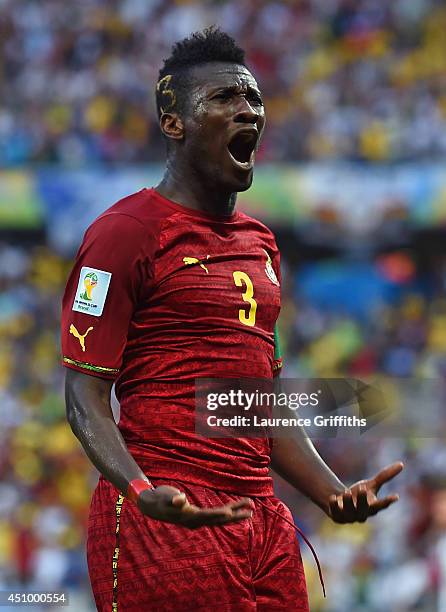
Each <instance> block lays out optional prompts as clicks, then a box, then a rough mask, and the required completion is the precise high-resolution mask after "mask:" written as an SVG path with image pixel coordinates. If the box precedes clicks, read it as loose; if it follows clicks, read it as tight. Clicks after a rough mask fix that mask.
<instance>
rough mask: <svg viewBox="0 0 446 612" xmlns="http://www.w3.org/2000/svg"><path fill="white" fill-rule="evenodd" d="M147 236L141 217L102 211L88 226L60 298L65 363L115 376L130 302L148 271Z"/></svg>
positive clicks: (136, 296)
mask: <svg viewBox="0 0 446 612" xmlns="http://www.w3.org/2000/svg"><path fill="white" fill-rule="evenodd" d="M146 234H147V232H146V230H145V227H144V225H143V223H141V221H139V220H138V219H137V218H135V217H132V216H130V215H125V214H122V213H109V214H105V215H103V216H101V217H99V218H98V219H97V220H96V221H95V222H94V223H93V224H92V225H91V226H90V227H89V229H88V230H87V232H86V234H85V236H84V240H83V242H82V245H81V247H80V249H79V251H78V254H77V256H76V260H75V264H74V267H73V270H72V272H71V274H70V276H69V278H68V282H67V286H66V289H65V294H64V297H63V301H62V324H61V344H62V359H63V364H64V365H65V366H66V367H68V368H72V369H75V370H78V371H81V372H84V373H86V374H92V375H93V376H99V377H101V378H109V379H114V378H116V376H117V375H118V373H119V370H120V368H121V365H122V357H123V353H124V349H125V346H126V343H127V334H128V329H129V324H130V321H131V319H132V316H133V312H134V310H135V306H136V305H137V303H138V300H139V299H140V295H141V291H142V288H143V286H144V285H147V283H150V277H151V275H152V273H151V263H152V262H151V256H150V249H148V248H147V235H146ZM145 247H146V248H145Z"/></svg>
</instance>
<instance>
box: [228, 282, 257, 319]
mask: <svg viewBox="0 0 446 612" xmlns="http://www.w3.org/2000/svg"><path fill="white" fill-rule="evenodd" d="M232 276H233V277H234V283H235V284H236V286H237V287H243V283H244V284H245V285H246V290H245V291H244V292H243V293H242V298H243V301H244V302H247V303H248V304H249V310H248V313H246V310H244V309H243V308H240V310H239V311H238V318H239V319H240V323H243V325H248V326H249V327H254V325H255V324H256V311H257V302H256V301H255V299H254V297H253V296H254V287H253V285H252V280H251V279H250V278H249V276H248V275H247V274H246V273H245V272H240V270H236V271H235V272H233V273H232Z"/></svg>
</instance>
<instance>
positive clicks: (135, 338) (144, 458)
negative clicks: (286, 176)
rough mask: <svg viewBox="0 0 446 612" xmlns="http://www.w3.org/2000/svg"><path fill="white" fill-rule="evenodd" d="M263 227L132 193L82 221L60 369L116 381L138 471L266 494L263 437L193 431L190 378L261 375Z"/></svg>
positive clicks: (269, 367)
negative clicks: (214, 435) (216, 435)
mask: <svg viewBox="0 0 446 612" xmlns="http://www.w3.org/2000/svg"><path fill="white" fill-rule="evenodd" d="M279 281H280V269H279V252H278V249H277V246H276V242H275V239H274V236H273V234H272V233H271V231H270V230H269V229H268V228H266V227H265V226H264V225H263V224H262V223H260V222H259V221H256V220H254V219H252V218H250V217H248V216H247V215H245V214H243V213H241V212H234V214H233V215H231V216H230V217H218V216H215V215H211V214H207V213H204V212H199V211H196V210H192V209H190V208H186V207H184V206H181V205H179V204H176V203H174V202H172V201H170V200H167V199H166V198H164V197H162V196H161V195H159V194H158V193H157V192H156V191H155V190H154V189H143V190H142V191H140V192H138V193H136V194H134V195H131V196H129V197H127V198H124V199H123V200H121V201H119V202H117V203H116V204H115V205H114V206H112V207H111V208H109V209H108V210H107V211H106V212H104V213H103V214H102V215H101V216H100V217H98V218H97V219H96V221H94V223H93V224H92V225H91V226H90V227H89V228H88V230H87V232H86V234H85V236H84V240H83V243H82V245H81V247H80V249H79V252H78V254H77V257H76V262H75V265H74V268H73V270H72V272H71V275H70V277H69V279H68V284H67V288H66V291H65V295H64V298H63V314H62V351H63V362H64V365H65V366H67V367H69V368H73V369H75V370H78V371H81V372H85V373H87V374H91V375H93V376H100V377H103V378H110V379H113V380H115V383H116V387H115V389H116V395H117V397H118V399H119V402H120V405H121V417H120V421H119V425H118V426H119V429H120V430H121V432H122V435H123V437H124V439H125V441H126V443H127V446H128V449H129V451H130V452H131V454H132V455H133V456H134V457H135V459H136V461H137V462H138V463H139V465H140V466H141V468H142V469H143V470H144V471H145V472H146V473H147V475H148V476H149V477H150V476H151V477H153V478H171V479H176V480H180V481H184V482H191V483H195V484H200V485H204V486H208V487H212V488H216V489H221V490H226V491H228V492H234V493H240V494H244V495H271V494H272V481H271V478H270V475H269V463H270V453H271V443H270V441H269V440H268V439H267V438H264V439H259V438H253V439H240V438H232V439H209V438H205V437H202V436H200V435H198V434H196V433H195V431H194V404H195V395H194V381H195V379H197V378H243V377H245V378H272V376H273V372H274V370H275V369H277V368H278V367H279V366H280V363H279V362H277V361H275V359H274V326H275V323H276V320H277V317H278V314H279V310H280V285H279Z"/></svg>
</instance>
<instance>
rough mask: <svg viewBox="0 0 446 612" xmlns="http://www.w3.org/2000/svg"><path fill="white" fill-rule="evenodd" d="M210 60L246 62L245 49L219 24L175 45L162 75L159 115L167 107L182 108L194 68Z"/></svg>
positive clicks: (182, 109)
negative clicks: (190, 72) (191, 70)
mask: <svg viewBox="0 0 446 612" xmlns="http://www.w3.org/2000/svg"><path fill="white" fill-rule="evenodd" d="M209 62H228V63H234V64H240V65H242V66H246V64H245V52H244V51H243V49H242V48H241V47H239V46H238V45H237V44H236V42H235V40H234V39H233V38H232V37H231V36H229V34H226V32H223V31H222V30H220V29H219V28H218V27H216V26H212V27H210V28H207V29H205V30H203V31H202V32H194V33H193V34H191V35H190V36H189V37H188V38H185V39H184V40H181V41H179V42H177V43H176V44H175V45H174V46H173V47H172V52H171V55H170V57H168V58H166V59H165V60H164V65H163V67H162V68H161V70H160V72H159V75H158V83H157V86H156V106H157V110H158V116H161V114H162V113H163V112H166V111H174V110H175V111H177V112H182V111H184V110H185V108H186V100H187V94H188V91H189V89H190V79H188V78H187V77H188V72H189V70H190V68H193V67H194V66H198V65H200V64H207V63H209Z"/></svg>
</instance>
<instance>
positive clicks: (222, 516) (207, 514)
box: [138, 485, 253, 529]
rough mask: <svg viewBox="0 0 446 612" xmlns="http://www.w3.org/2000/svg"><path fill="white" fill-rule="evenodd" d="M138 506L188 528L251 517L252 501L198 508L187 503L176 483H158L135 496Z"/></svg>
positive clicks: (238, 501) (226, 522) (160, 519)
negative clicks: (154, 487) (159, 484)
mask: <svg viewBox="0 0 446 612" xmlns="http://www.w3.org/2000/svg"><path fill="white" fill-rule="evenodd" d="M138 508H139V509H140V510H141V512H142V513H143V514H145V515H146V516H149V517H151V518H154V519H157V520H159V521H164V522H166V523H174V524H175V525H183V527H187V528H188V529H197V528H198V527H203V526H208V527H212V526H215V525H227V524H228V523H238V522H239V521H242V520H243V519H247V518H251V516H252V511H253V504H252V501H251V500H250V499H248V498H246V497H244V498H242V499H239V500H237V501H235V502H231V503H229V504H226V505H225V506H220V507H218V508H198V507H197V506H194V505H192V504H190V503H189V502H188V500H187V497H186V494H185V493H181V491H179V490H178V489H176V488H175V487H170V486H167V485H161V486H160V487H157V488H156V489H152V490H150V489H148V490H146V491H143V492H142V493H141V495H140V496H139V498H138Z"/></svg>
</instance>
